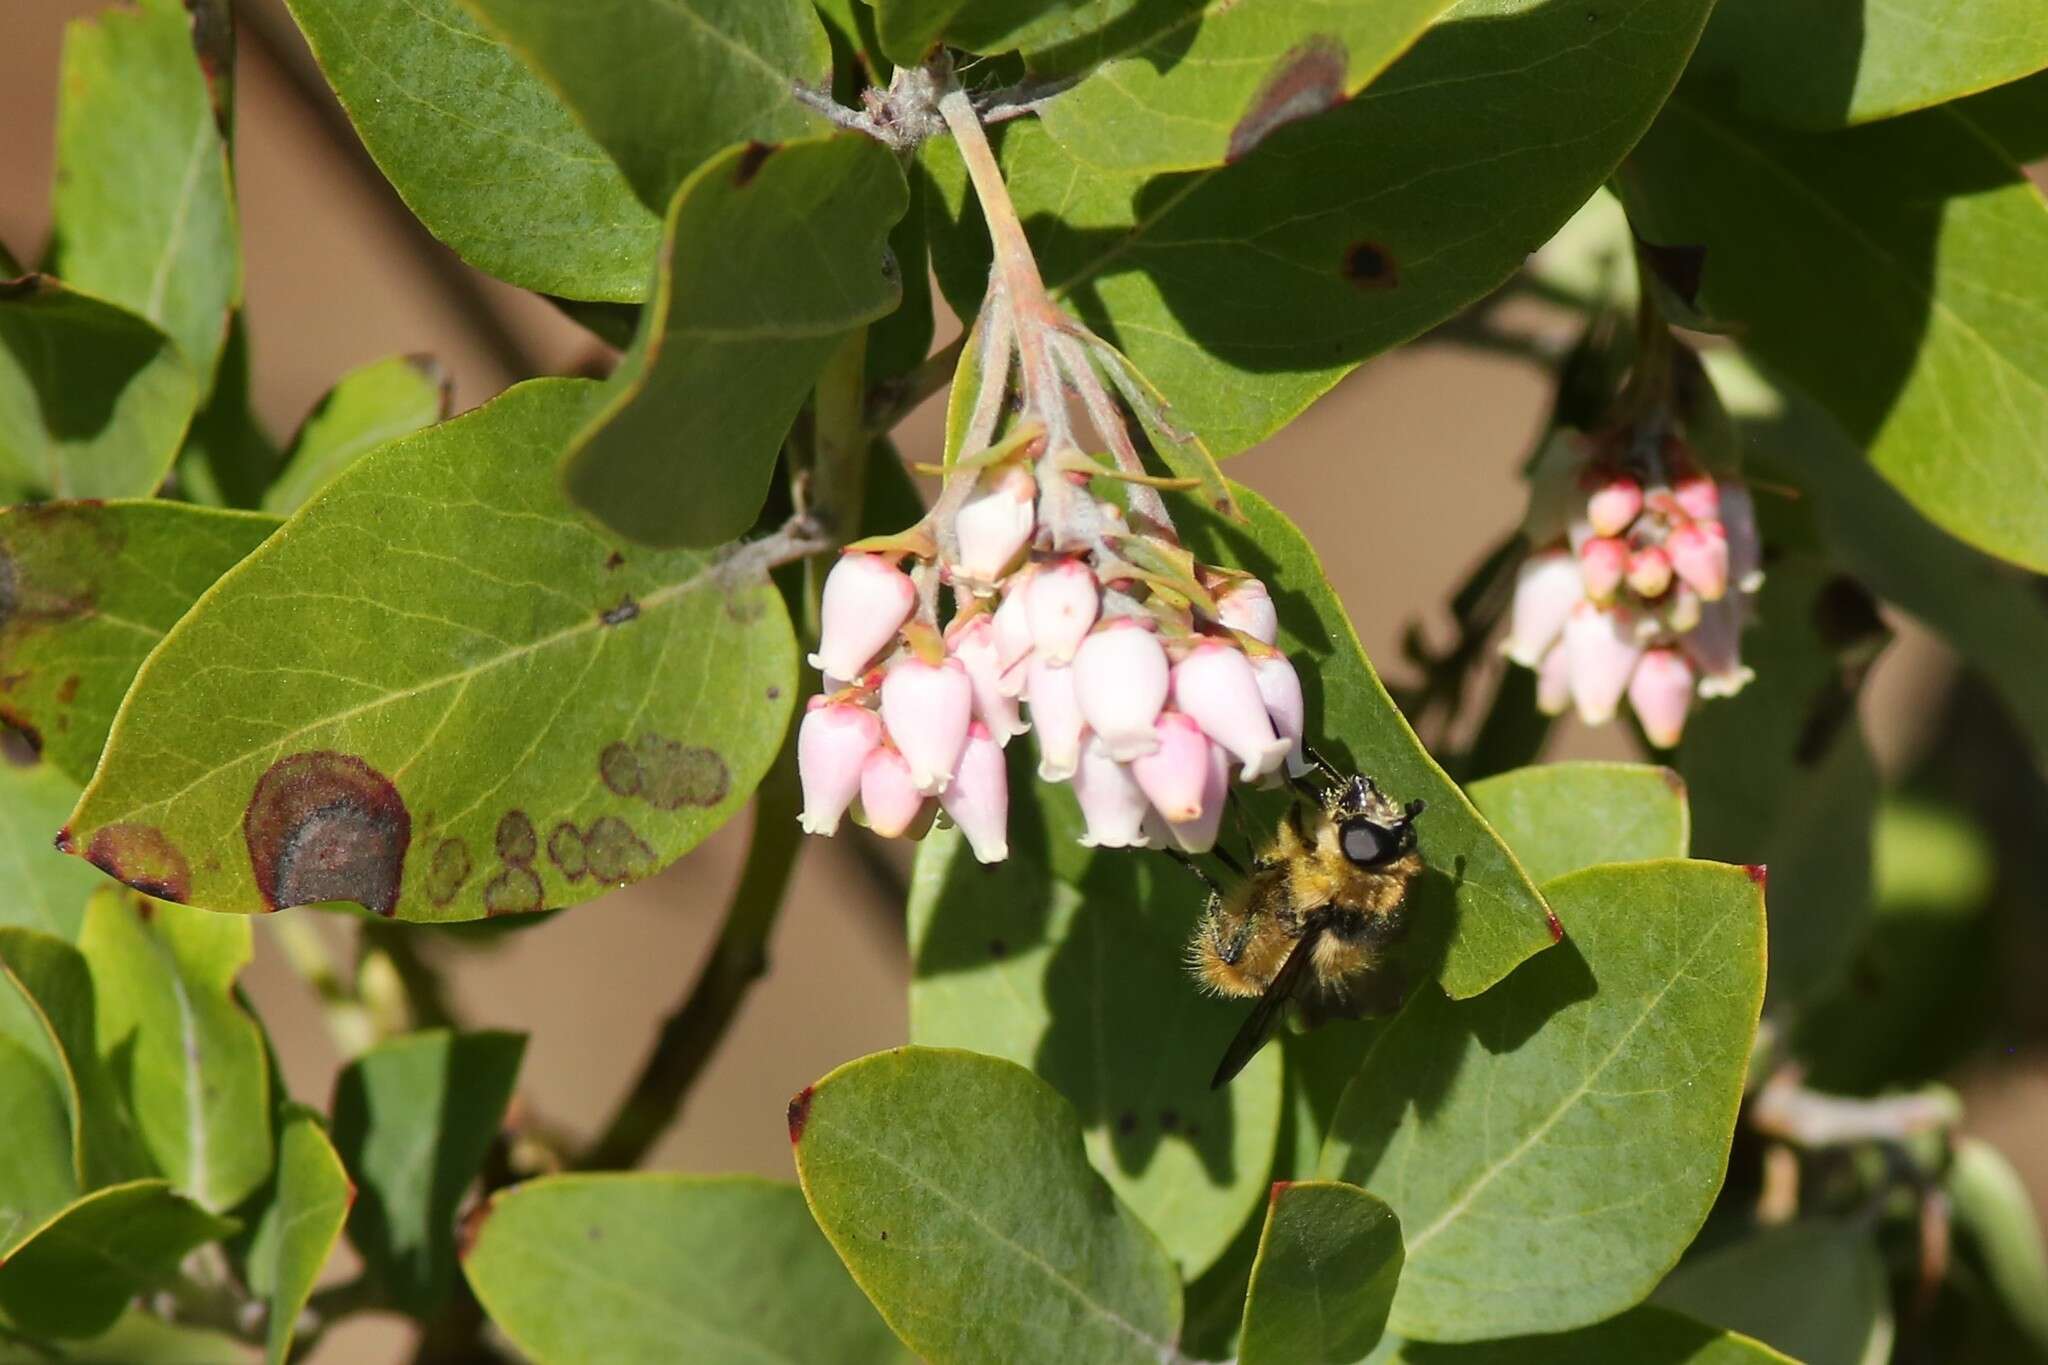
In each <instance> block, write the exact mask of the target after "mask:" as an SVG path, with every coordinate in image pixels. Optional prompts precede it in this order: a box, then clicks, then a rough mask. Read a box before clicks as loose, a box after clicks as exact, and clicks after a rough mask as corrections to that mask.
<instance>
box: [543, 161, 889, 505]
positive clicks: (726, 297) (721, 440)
mask: <svg viewBox="0 0 2048 1365" xmlns="http://www.w3.org/2000/svg"><path fill="white" fill-rule="evenodd" d="M908 202H909V190H908V189H907V188H906V187H905V184H904V180H903V172H902V170H901V168H900V167H899V166H898V165H897V162H896V157H895V155H894V154H893V153H891V152H890V151H889V150H888V149H887V148H885V147H884V146H882V144H880V143H879V142H876V141H875V140H873V139H872V138H869V137H866V136H864V135H862V134H858V133H846V134H841V135H839V136H836V137H829V138H815V139H811V140H808V141H803V142H793V143H789V144H787V145H784V146H781V147H773V146H769V145H768V144H765V143H750V144H748V145H746V146H742V147H732V148H728V149H727V150H726V151H725V152H723V153H721V154H720V155H718V156H716V157H713V158H712V159H711V160H709V161H707V162H706V163H705V164H704V165H703V166H702V167H700V168H699V169H698V170H697V171H696V172H695V173H694V174H692V175H691V176H690V178H689V179H688V180H687V181H686V182H685V183H684V184H683V185H682V187H681V188H680V189H678V190H677V191H676V196H675V202H674V203H673V204H671V205H670V207H669V213H668V222H667V226H666V228H665V230H664V232H663V236H662V249H661V264H660V272H659V274H658V275H657V277H656V279H655V286H654V294H653V297H652V298H651V299H649V300H648V304H647V307H645V308H644V309H642V310H641V313H640V330H639V333H638V334H637V335H636V336H635V337H634V339H633V345H632V348H631V349H629V350H628V351H627V352H626V354H625V356H624V357H623V358H622V359H621V360H620V362H619V367H618V369H617V370H616V371H614V372H613V374H612V377H611V378H610V379H609V380H608V381H606V384H605V399H604V409H603V411H602V412H600V413H599V414H598V415H597V416H596V418H594V419H593V420H592V421H591V423H590V425H589V426H587V427H586V428H584V430H583V431H582V432H581V433H579V434H578V436H577V438H576V443H575V446H574V448H573V449H572V450H571V452H570V455H569V459H568V463H567V465H566V467H565V477H566V479H567V481H568V487H569V491H570V493H571V495H572V496H574V497H575V499H576V500H577V501H578V502H580V503H582V504H583V505H584V506H585V507H588V508H589V509H590V510H591V511H592V512H594V513H596V514H597V516H598V517H599V518H600V519H601V520H603V521H604V522H605V523H606V524H607V525H609V526H612V527H614V528H616V529H617V530H619V531H622V532H624V533H625V534H627V535H630V536H632V537H633V538H634V539H636V540H641V541H645V542H647V543H649V544H653V545H716V544H718V543H720V542H722V541H726V540H730V539H732V538H733V537H735V536H738V535H740V534H742V533H744V532H745V531H746V529H747V528H748V527H749V526H752V525H753V524H754V519H755V517H756V516H757V515H758V514H759V513H760V510H761V504H762V503H763V502H764V501H765V500H766V499H767V495H768V480H769V476H770V475H771V474H772V473H773V472H774V468H775V461H776V458H777V456H778V455H779V454H780V453H781V450H782V443H783V438H784V437H786V436H787V435H788V434H789V427H790V423H791V422H793V421H794V420H795V419H796V415H797V412H798V410H799V409H800V408H802V406H803V401H804V398H805V397H806V396H807V395H808V394H809V393H810V391H811V388H812V386H813V385H815V384H816V383H817V381H818V376H819V374H820V373H821V372H823V370H824V368H825V362H826V361H827V360H829V359H830V358H831V356H832V352H833V351H834V350H835V349H837V347H838V345H839V342H840V339H841V338H842V337H843V336H845V334H846V333H847V332H849V331H851V330H853V329H854V328H856V327H859V326H861V325H863V324H865V323H868V322H872V321H874V320H875V319H876V318H879V317H881V316H882V315H883V314H885V313H888V312H890V311H891V310H892V309H894V308H895V307H896V305H897V303H898V302H899V301H900V300H901V298H902V295H903V289H902V283H901V281H900V280H899V279H898V277H897V274H896V270H895V267H894V266H893V265H892V264H890V261H889V257H888V251H887V247H886V241H887V237H888V232H889V228H890V226H891V225H892V224H894V223H895V222H896V220H897V219H899V218H901V217H902V216H903V210H904V206H905V205H906V204H907V203H908ZM822 223H829V224H831V229H830V231H829V232H821V231H819V225H820V224H822Z"/></svg>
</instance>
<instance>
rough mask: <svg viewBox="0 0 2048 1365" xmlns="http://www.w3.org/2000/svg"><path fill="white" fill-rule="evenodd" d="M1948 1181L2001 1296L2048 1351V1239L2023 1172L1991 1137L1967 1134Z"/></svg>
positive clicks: (1958, 1219) (1962, 1223)
mask: <svg viewBox="0 0 2048 1365" xmlns="http://www.w3.org/2000/svg"><path fill="white" fill-rule="evenodd" d="M1943 1183H1944V1185H1945V1186H1946V1188H1947V1190H1948V1194H1949V1199H1950V1201H1951V1207H1952V1208H1953V1210H1954V1215H1955V1223H1956V1227H1957V1228H1958V1229H1959V1230H1960V1231H1961V1232H1962V1233H1963V1235H1964V1237H1965V1238H1967V1239H1968V1242H1969V1244H1970V1245H1971V1246H1972V1247H1973V1248H1974V1249H1975V1251H1976V1253H1977V1255H1978V1257H1979V1258H1980V1259H1981V1260H1982V1262H1983V1264H1984V1271H1985V1278H1986V1279H1988V1280H1989V1281H1990V1283H1991V1287H1992V1289H1993V1290H1994V1291H1996V1294H1997V1298H1998V1302H1999V1303H2000V1304H2001V1305H2002V1306H2003V1307H2004V1308H2005V1311H2006V1312H2008V1313H2010V1314H2011V1315H2012V1318H2013V1321H2014V1323H2015V1324H2016V1325H2017V1326H2018V1327H2019V1328H2020V1329H2021V1330H2022V1331H2023V1332H2025V1333H2026V1336H2027V1339H2028V1340H2029V1341H2031V1342H2032V1343H2033V1344H2034V1349H2035V1350H2037V1351H2048V1242H2044V1241H2043V1240H2042V1237H2041V1223H2040V1220H2039V1219H2038V1218H2037V1217H2036V1216H2035V1213H2034V1200H2033V1196H2032V1195H2031V1194H2030V1193H2029V1192H2028V1190H2027V1187H2026V1184H2025V1182H2023V1181H2022V1180H2021V1179H2020V1174H2019V1172H2018V1171H2015V1170H2014V1169H2013V1168H2012V1163H2011V1162H2010V1161H2007V1160H2006V1159H2005V1157H2004V1155H2003V1154H2001V1153H2000V1152H1999V1151H1998V1149H1997V1148H1995V1147H1993V1146H1992V1145H1991V1144H1990V1143H1988V1142H1985V1141H1983V1140H1981V1139H1979V1138H1973V1137H1964V1138H1961V1139H1959V1140H1958V1141H1957V1142H1956V1146H1955V1162H1954V1164H1953V1165H1952V1166H1951V1167H1950V1168H1949V1171H1948V1175H1947V1177H1946V1178H1945V1180H1944V1182H1943Z"/></svg>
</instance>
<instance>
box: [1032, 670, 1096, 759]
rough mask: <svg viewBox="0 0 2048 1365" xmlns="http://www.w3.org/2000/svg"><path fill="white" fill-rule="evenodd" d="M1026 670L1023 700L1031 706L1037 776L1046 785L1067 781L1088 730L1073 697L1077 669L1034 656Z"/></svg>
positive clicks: (1076, 699) (1077, 701) (1079, 705)
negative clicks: (1084, 734) (1036, 742)
mask: <svg viewBox="0 0 2048 1365" xmlns="http://www.w3.org/2000/svg"><path fill="white" fill-rule="evenodd" d="M1027 668H1028V673H1029V677H1028V681H1027V682H1026V683H1025V686H1024V700H1025V701H1026V702H1028V703H1029V704H1030V706H1031V728H1032V732H1033V735H1034V737H1035V738H1036V739H1037V740H1038V776H1039V778H1040V779H1041V780H1042V781H1046V782H1064V781H1066V780H1067V779H1068V778H1070V777H1072V776H1073V775H1074V769H1075V768H1076V767H1077V766H1078V765H1079V764H1080V762H1081V732H1082V731H1083V730H1084V729H1086V728H1087V722H1086V721H1085V720H1083V719H1082V717H1081V702H1080V700H1079V698H1077V697H1076V696H1075V695H1074V670H1073V669H1071V668H1054V667H1053V666H1052V664H1051V663H1050V662H1048V661H1047V660H1046V659H1045V657H1044V656H1042V655H1039V654H1033V655H1032V656H1031V662H1030V663H1029V665H1027Z"/></svg>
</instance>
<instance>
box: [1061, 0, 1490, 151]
mask: <svg viewBox="0 0 2048 1365" xmlns="http://www.w3.org/2000/svg"><path fill="white" fill-rule="evenodd" d="M1450 7H1451V0H1381V3H1377V4H1371V5H1356V6H1336V7H1332V6H1330V5H1328V4H1325V3H1321V0H1280V2H1279V3H1277V4H1276V3H1270V0H1269V3H1266V4H1259V5H1240V4H1234V3H1209V4H1203V5H1199V6H1196V5H1184V6H1181V7H1180V8H1179V9H1178V10H1177V11H1176V10H1174V9H1170V8H1163V7H1160V6H1153V7H1152V9H1151V11H1149V12H1148V14H1149V15H1156V16H1157V17H1156V21H1155V22H1152V23H1148V24H1147V25H1145V26H1144V27H1143V28H1142V29H1140V30H1135V31H1134V30H1133V28H1132V26H1130V25H1126V26H1123V28H1122V29H1120V31H1119V38H1120V39H1124V41H1123V42H1121V43H1120V44H1119V45H1120V46H1121V47H1122V50H1121V51H1119V52H1118V53H1117V54H1116V55H1114V56H1112V57H1110V58H1109V59H1108V60H1106V61H1104V62H1103V64H1102V65H1101V66H1099V67H1097V68H1095V70H1093V71H1091V72H1089V73H1088V74H1087V75H1086V76H1085V77H1083V78H1082V80H1081V82H1080V84H1078V85H1076V86H1075V87H1074V88H1073V89H1071V90H1068V91H1065V92H1063V93H1062V94H1060V95H1058V96H1055V97H1054V98H1053V99H1051V100H1049V101H1047V102H1046V104H1045V105H1044V107H1043V108H1042V109H1041V110H1040V111H1039V119H1040V120H1041V121H1042V122H1043V123H1044V124H1045V128H1046V131H1047V132H1049V133H1051V134H1052V137H1053V140H1054V141H1055V142H1057V143H1059V144H1060V146H1061V147H1062V148H1064V149H1065V150H1066V151H1067V152H1068V153H1069V154H1070V155H1072V156H1073V157H1075V158H1076V159H1077V160H1080V161H1084V162H1086V163H1088V164H1089V165H1091V166H1099V167H1101V168H1103V169H1104V170H1110V171H1119V172H1123V173H1125V174H1133V173H1142V174H1149V173H1157V172H1160V171H1184V170H1195V169H1199V168H1200V167H1203V166H1216V165H1221V164H1222V163H1224V162H1226V161H1237V160H1240V159H1242V158H1244V157H1246V156H1249V155H1251V153H1252V152H1253V150H1254V149H1256V148H1257V147H1258V145H1259V144H1260V143H1261V142H1264V141H1265V140H1266V138H1267V137H1268V136H1269V135H1270V134H1271V133H1273V132H1274V131H1275V130H1276V129H1279V128H1281V127H1283V126H1285V125H1286V124H1289V123H1292V122H1294V121H1296V120H1297V119H1303V118H1308V117H1311V116H1313V115H1316V114H1320V113H1323V112H1325V111H1327V110H1329V109H1333V108H1335V107H1336V106H1338V105H1340V104H1343V103H1344V102H1345V101H1346V100H1348V99H1350V98H1351V97H1352V96H1353V95H1355V94H1357V93H1358V92H1359V91H1361V90H1363V89H1364V88H1365V87H1366V86H1367V85H1369V84H1370V83H1371V82H1372V79H1373V78H1374V77H1375V76H1377V75H1379V74H1380V72H1382V71H1384V70H1386V68H1387V66H1388V64H1389V63H1391V62H1392V61H1393V60H1394V59H1395V58H1396V57H1398V56H1400V55H1401V54H1402V53H1403V52H1405V51H1406V50H1407V49H1408V46H1409V45H1410V44H1411V43H1413V42H1414V41H1415V39H1416V38H1417V37H1418V36H1419V35H1420V34H1421V33H1422V31H1423V30H1424V29H1425V28H1427V27H1429V25H1430V22H1431V21H1432V20H1434V19H1435V18H1436V17H1437V16H1438V15H1439V14H1441V13H1442V12H1443V11H1445V10H1447V9H1449V8H1450Z"/></svg>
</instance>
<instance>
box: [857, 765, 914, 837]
mask: <svg viewBox="0 0 2048 1365" xmlns="http://www.w3.org/2000/svg"><path fill="white" fill-rule="evenodd" d="M924 806H925V795H924V793H923V792H921V791H919V790H918V789H917V783H915V782H913V781H911V778H910V765H909V764H908V763H906V762H904V760H903V755H902V754H899V753H897V752H896V751H895V750H894V749H892V748H890V747H889V746H888V745H886V744H884V745H881V746H879V747H877V748H876V749H875V750H874V751H873V752H872V753H870V754H869V755H868V757H867V761H866V762H865V763H863V764H861V765H860V809H861V813H862V814H863V815H865V816H866V817H867V821H868V828H869V829H871V830H873V831H874V832H875V833H877V834H879V835H881V836H882V837H883V838H884V839H895V838H899V837H901V836H902V834H903V833H904V831H906V830H908V829H909V828H910V827H911V826H912V825H914V824H916V823H917V818H918V816H920V815H922V814H923V813H924Z"/></svg>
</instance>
